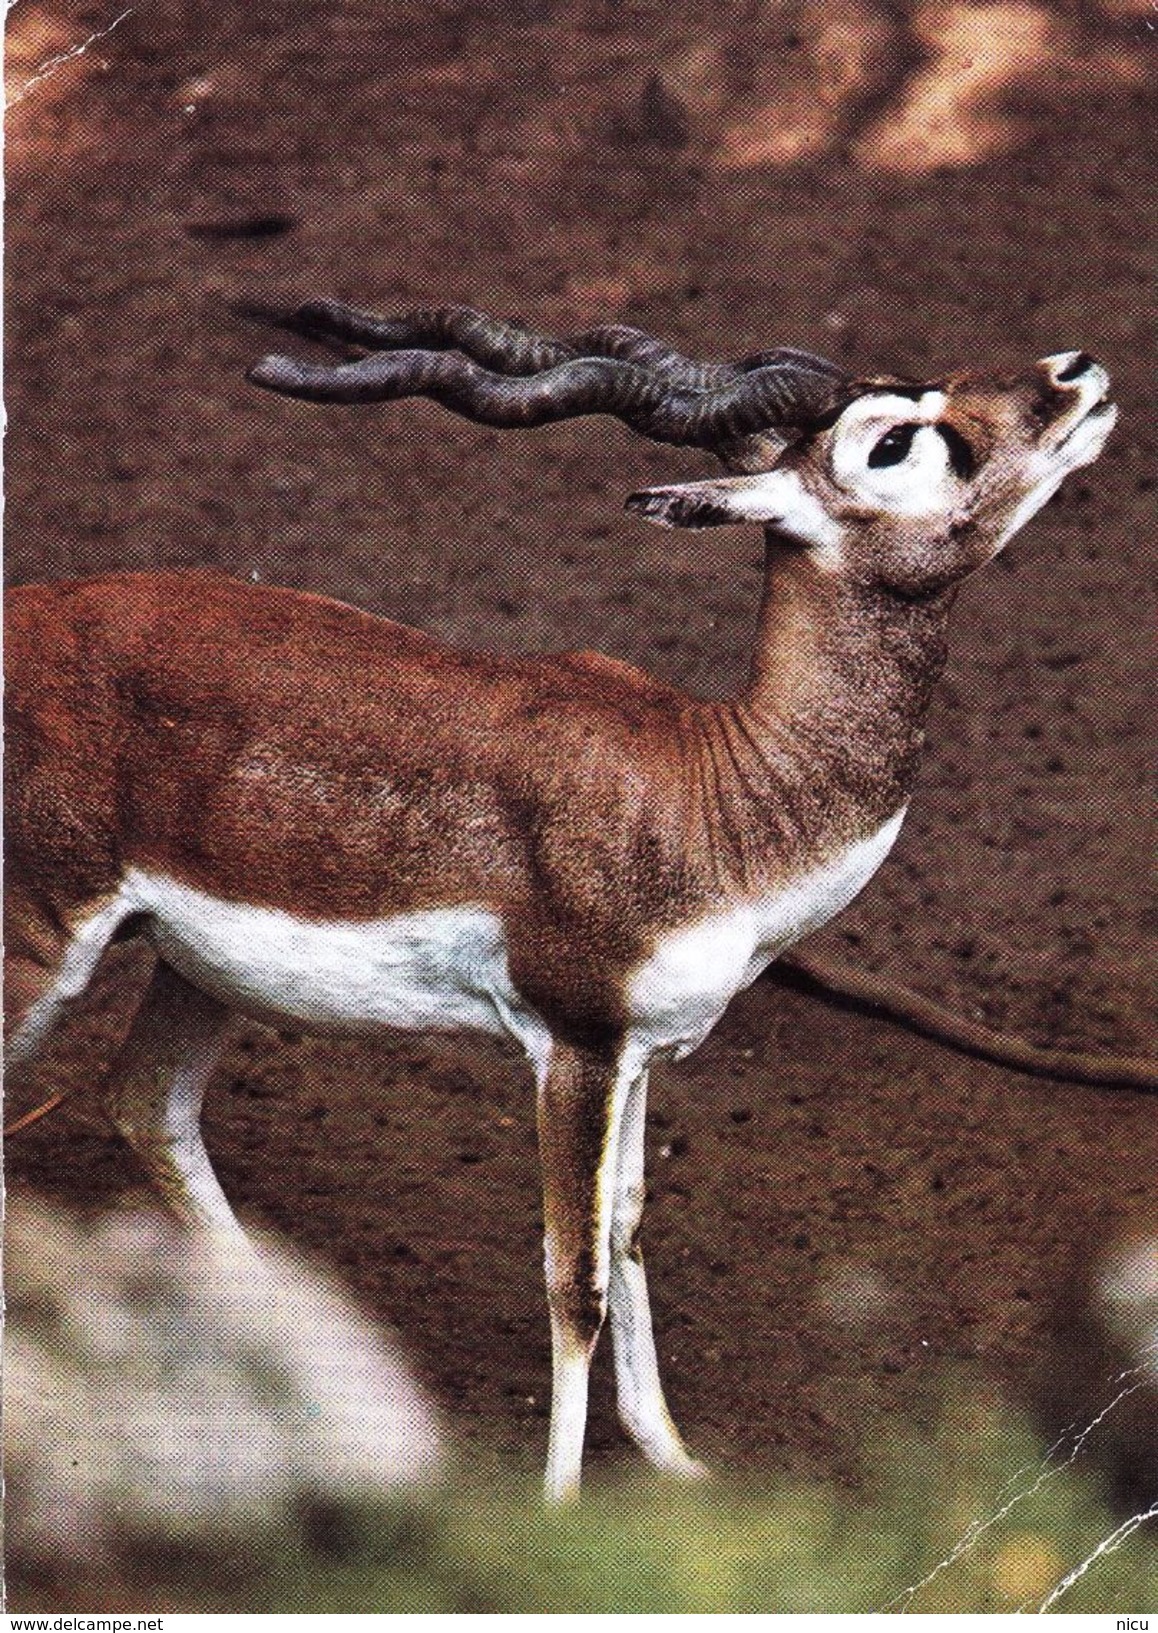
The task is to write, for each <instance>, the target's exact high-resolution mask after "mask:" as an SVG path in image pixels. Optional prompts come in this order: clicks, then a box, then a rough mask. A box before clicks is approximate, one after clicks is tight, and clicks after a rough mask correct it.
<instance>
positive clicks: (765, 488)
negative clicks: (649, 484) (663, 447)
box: [627, 469, 833, 545]
mask: <svg viewBox="0 0 1158 1633" xmlns="http://www.w3.org/2000/svg"><path fill="white" fill-rule="evenodd" d="M627 508H628V510H631V511H634V512H635V513H636V514H637V515H639V516H645V517H646V518H647V520H648V521H650V522H657V523H658V524H659V525H660V526H661V527H693V528H700V527H724V526H727V525H729V524H735V523H739V522H758V523H760V524H761V525H763V526H764V527H773V528H776V529H777V530H778V531H779V532H781V533H783V534H784V535H785V536H786V537H788V538H791V539H795V540H796V541H797V542H798V543H800V544H805V545H828V544H830V543H831V542H832V537H831V535H832V529H833V523H832V521H831V518H830V517H829V516H828V515H827V513H826V512H825V511H824V509H823V507H822V506H821V505H820V504H819V502H818V501H817V500H816V499H815V498H814V497H813V495H812V494H810V493H808V492H807V490H806V489H805V488H804V487H803V485H802V483H801V481H800V478H799V476H798V475H797V474H796V472H795V471H793V470H785V469H775V470H771V471H760V472H758V473H757V474H756V475H754V476H722V477H719V478H717V479H716V480H715V481H712V482H681V483H679V484H678V485H676V486H674V487H670V488H644V489H643V490H642V491H641V492H639V493H633V494H631V495H630V497H629V498H628V500H627Z"/></svg>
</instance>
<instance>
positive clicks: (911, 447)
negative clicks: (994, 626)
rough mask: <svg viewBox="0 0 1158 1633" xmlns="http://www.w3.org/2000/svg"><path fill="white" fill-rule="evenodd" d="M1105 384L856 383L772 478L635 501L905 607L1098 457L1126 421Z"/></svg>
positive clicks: (1069, 377)
mask: <svg viewBox="0 0 1158 1633" xmlns="http://www.w3.org/2000/svg"><path fill="white" fill-rule="evenodd" d="M1109 383H1110V382H1109V376H1108V375H1107V373H1106V371H1105V369H1104V368H1102V366H1101V365H1100V364H1099V363H1096V362H1095V361H1094V360H1093V359H1092V358H1091V357H1088V356H1087V355H1086V354H1085V353H1084V352H1062V353H1058V354H1057V355H1054V356H1051V357H1045V358H1042V359H1041V360H1040V361H1039V362H1037V363H1035V364H1034V365H1033V367H1032V368H1030V369H1028V370H1026V371H1025V373H1024V374H1021V375H1017V376H1015V377H1014V378H1012V379H998V378H995V377H993V376H988V375H974V374H960V375H955V376H952V377H951V378H949V379H948V380H946V381H944V382H941V383H938V384H935V385H909V384H907V383H905V382H901V381H894V380H878V381H866V382H860V383H858V384H856V385H854V386H853V387H852V388H851V391H850V395H849V400H847V401H846V402H845V403H843V404H842V405H838V406H836V407H835V408H833V409H832V410H830V411H829V412H828V413H827V414H825V415H823V416H822V417H821V418H820V419H819V420H818V421H817V422H816V423H815V424H814V425H813V426H811V427H806V428H804V429H802V430H801V431H800V432H799V434H798V435H797V436H796V437H795V438H794V439H793V440H792V441H790V442H789V443H788V445H787V446H786V447H785V448H784V450H783V451H782V452H781V453H780V455H779V456H778V457H777V458H776V459H775V461H774V462H773V463H772V464H771V465H770V467H769V468H768V469H766V470H763V471H758V472H753V473H751V474H745V475H742V476H730V477H723V478H720V479H718V480H715V481H707V482H687V483H680V484H675V485H672V486H668V487H660V488H650V489H646V490H645V491H643V492H641V493H636V494H632V495H631V497H630V498H629V499H628V501H627V504H628V508H629V509H630V510H633V511H636V512H638V513H639V514H640V515H642V516H645V517H647V518H648V519H649V520H650V521H654V522H658V523H660V524H661V525H665V526H668V527H693V528H698V527H713V526H719V525H723V524H727V523H736V522H759V523H761V524H762V525H763V526H764V527H765V528H766V529H767V530H768V532H769V534H770V536H771V537H772V539H773V541H780V542H782V543H784V544H786V545H790V546H796V547H800V548H804V549H807V550H809V551H811V552H812V553H813V555H814V558H815V560H816V561H817V563H818V565H820V566H821V567H823V568H827V569H829V570H831V571H834V572H841V573H844V574H846V575H849V576H852V577H854V578H857V579H860V580H863V581H869V582H877V583H880V584H883V585H885V586H887V587H888V588H890V589H893V590H896V591H899V592H900V593H902V594H906V595H924V594H932V593H937V592H938V591H940V590H943V589H945V588H947V587H948V586H949V585H951V584H953V583H955V582H957V581H958V580H959V579H962V578H964V577H965V576H966V575H967V574H968V573H971V572H973V571H975V570H976V569H977V568H978V567H981V566H983V565H984V564H985V563H986V562H987V561H990V560H992V558H993V557H994V556H995V555H997V554H998V552H999V551H1001V550H1002V549H1004V547H1005V545H1006V544H1007V543H1008V542H1009V540H1010V539H1011V538H1012V537H1013V535H1014V534H1015V533H1016V532H1017V531H1018V529H1019V528H1021V527H1023V526H1024V525H1025V523H1026V522H1027V521H1028V520H1029V519H1030V517H1031V516H1033V515H1034V514H1035V513H1036V512H1037V511H1038V510H1039V509H1040V508H1041V506H1042V505H1044V504H1045V502H1046V501H1047V500H1048V499H1049V498H1050V497H1051V495H1052V494H1053V493H1055V492H1056V491H1057V488H1058V487H1059V486H1060V484H1061V482H1062V481H1063V479H1064V478H1065V477H1066V476H1067V475H1068V474H1069V472H1070V471H1072V470H1076V469H1077V468H1078V467H1079V466H1082V465H1088V464H1089V463H1090V462H1091V461H1092V460H1094V459H1096V458H1097V456H1098V455H1099V454H1100V453H1101V451H1102V447H1103V446H1104V444H1105V441H1106V438H1107V436H1108V435H1109V433H1110V430H1111V429H1112V427H1113V425H1114V422H1115V420H1116V418H1117V410H1116V409H1115V408H1114V406H1113V404H1112V403H1111V402H1110V401H1109V396H1108V393H1109Z"/></svg>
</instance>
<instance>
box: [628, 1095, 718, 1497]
mask: <svg viewBox="0 0 1158 1633" xmlns="http://www.w3.org/2000/svg"><path fill="white" fill-rule="evenodd" d="M646 1110H647V1073H646V1071H644V1072H641V1073H640V1075H639V1076H638V1077H637V1078H636V1079H635V1081H634V1082H633V1083H632V1085H631V1088H630V1090H629V1091H628V1095H627V1100H626V1104H625V1106H624V1112H623V1126H622V1128H621V1130H620V1135H619V1153H618V1163H617V1167H616V1174H615V1198H614V1202H613V1204H612V1218H611V1281H610V1313H611V1342H612V1345H613V1347H614V1350H615V1389H616V1395H617V1397H618V1404H619V1419H620V1422H621V1423H622V1424H623V1427H624V1428H625V1429H626V1430H627V1433H628V1434H629V1435H630V1436H631V1438H632V1440H634V1441H635V1443H636V1445H637V1446H638V1447H639V1449H640V1450H641V1451H642V1452H643V1454H644V1456H645V1457H646V1458H647V1460H648V1461H649V1462H650V1463H653V1464H655V1466H656V1467H657V1468H661V1469H664V1470H666V1471H667V1472H669V1473H671V1474H679V1475H683V1476H684V1477H685V1478H696V1477H697V1476H701V1475H704V1474H706V1473H707V1469H706V1468H705V1467H704V1465H703V1464H702V1463H699V1462H697V1461H696V1459H695V1458H694V1457H692V1456H691V1454H690V1453H689V1452H688V1449H687V1447H686V1446H685V1445H684V1443H683V1440H682V1439H681V1438H680V1433H679V1430H678V1429H677V1428H676V1426H675V1423H674V1422H673V1421H672V1416H671V1413H670V1412H669V1410H668V1406H667V1402H666V1401H665V1399H664V1394H663V1387H662V1385H661V1384H660V1381H659V1361H658V1359H657V1356H656V1352H655V1334H654V1331H653V1329H652V1322H651V1304H650V1301H649V1299H648V1294H647V1277H646V1275H645V1274H644V1268H643V1254H642V1253H641V1251H640V1247H639V1224H640V1220H641V1218H642V1216H643V1202H644V1194H645V1193H644V1179H643V1170H644V1126H645V1117H646Z"/></svg>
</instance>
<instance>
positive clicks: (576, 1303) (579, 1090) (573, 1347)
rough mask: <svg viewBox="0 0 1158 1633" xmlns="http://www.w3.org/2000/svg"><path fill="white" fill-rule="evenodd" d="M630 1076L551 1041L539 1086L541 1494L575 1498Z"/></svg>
mask: <svg viewBox="0 0 1158 1633" xmlns="http://www.w3.org/2000/svg"><path fill="white" fill-rule="evenodd" d="M629 1087H630V1080H629V1079H628V1078H627V1076H626V1074H625V1073H624V1072H623V1070H622V1068H621V1065H620V1062H619V1060H618V1059H617V1058H616V1056H615V1055H614V1054H612V1053H610V1052H608V1053H603V1052H595V1051H589V1050H585V1049H578V1048H573V1047H571V1046H570V1045H566V1044H560V1043H556V1044H555V1045H554V1047H553V1049H552V1052H551V1057H550V1060H549V1062H548V1064H547V1067H546V1070H545V1072H544V1073H543V1075H542V1077H541V1080H540V1084H539V1102H538V1122H539V1159H540V1162H541V1165H542V1170H543V1220H544V1244H543V1245H544V1260H545V1265H546V1272H547V1303H548V1306H549V1308H550V1313H551V1429H550V1434H549V1437H548V1442H547V1473H546V1478H545V1487H546V1495H547V1498H548V1501H550V1502H566V1501H569V1500H571V1499H572V1498H574V1497H576V1496H578V1493H579V1479H580V1470H581V1467H582V1462H583V1436H584V1433H585V1430H586V1427H587V1380H588V1374H589V1372H590V1368H591V1358H592V1356H593V1355H594V1353H595V1345H596V1343H597V1342H598V1339H599V1333H600V1331H601V1329H602V1327H603V1321H604V1318H605V1316H606V1313H607V1289H608V1280H609V1275H610V1262H611V1214H612V1202H613V1196H614V1181H615V1170H616V1163H617V1150H618V1144H619V1129H620V1124H621V1121H622V1115H623V1106H624V1101H625V1098H626V1094H627V1090H628V1088H629Z"/></svg>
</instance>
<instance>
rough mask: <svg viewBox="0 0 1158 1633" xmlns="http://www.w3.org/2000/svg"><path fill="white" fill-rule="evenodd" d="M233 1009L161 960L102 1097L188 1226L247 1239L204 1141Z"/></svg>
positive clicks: (157, 1185)
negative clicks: (210, 1093) (208, 1103)
mask: <svg viewBox="0 0 1158 1633" xmlns="http://www.w3.org/2000/svg"><path fill="white" fill-rule="evenodd" d="M230 1013H231V1012H230V1010H229V1009H228V1008H227V1007H226V1006H225V1005H224V1004H221V1003H219V1002H218V1001H217V999H215V998H210V997H209V996H208V995H207V994H206V993H203V992H201V991H200V990H199V989H198V988H197V987H194V986H192V985H190V983H189V982H188V981H185V980H184V979H183V978H182V977H181V976H179V975H178V974H177V973H176V972H175V971H174V970H172V969H170V968H169V966H168V965H167V964H164V963H158V965H157V967H156V969H155V971H154V972H153V979H152V982H151V983H150V986H149V989H148V991H147V992H146V994H145V997H144V999H143V1000H142V1003H141V1006H140V1008H139V1009H138V1011H137V1014H136V1017H135V1019H134V1021H133V1024H132V1026H131V1027H130V1028H129V1033H128V1036H127V1037H126V1039H125V1041H124V1044H123V1045H122V1047H121V1050H120V1052H119V1054H118V1055H117V1057H116V1060H115V1061H114V1062H113V1065H112V1069H111V1071H110V1072H109V1075H108V1078H107V1080H106V1082H105V1086H104V1089H103V1091H102V1094H101V1101H102V1104H103V1106H104V1109H105V1110H106V1112H107V1113H108V1115H109V1116H110V1118H111V1119H112V1121H113V1123H114V1125H115V1126H116V1128H117V1129H118V1131H119V1132H120V1133H121V1134H122V1135H123V1136H124V1138H125V1139H126V1140H127V1141H128V1143H129V1145H130V1146H131V1147H132V1148H133V1151H134V1152H135V1153H136V1155H137V1157H138V1159H139V1160H140V1162H141V1164H142V1166H143V1168H144V1170H145V1173H146V1174H147V1175H148V1178H149V1181H150V1183H151V1184H152V1186H153V1188H154V1189H155V1190H156V1191H157V1192H158V1194H159V1195H160V1196H161V1198H162V1199H163V1200H164V1202H165V1203H166V1204H167V1205H168V1207H169V1208H171V1209H172V1211H173V1212H174V1213H175V1214H176V1215H177V1216H178V1218H180V1219H183V1220H184V1221H185V1222H186V1223H188V1224H195V1225H202V1226H207V1227H209V1228H210V1229H211V1230H215V1231H219V1232H222V1233H226V1234H229V1235H232V1236H237V1235H240V1234H241V1226H240V1225H239V1224H238V1222H237V1218H236V1216H235V1215H234V1212H233V1210H232V1208H231V1207H230V1206H229V1203H228V1202H227V1201H226V1198H225V1193H224V1191H223V1190H222V1189H221V1186H220V1184H219V1183H218V1180H217V1176H216V1174H215V1173H214V1172H213V1169H212V1167H211V1165H210V1162H209V1154H208V1152H207V1151H206V1149H205V1144H204V1141H203V1140H202V1138H201V1103H202V1101H203V1099H204V1097H205V1090H206V1087H207V1086H208V1083H209V1079H210V1077H211V1076H212V1075H213V1069H214V1067H215V1066H216V1064H217V1061H218V1058H219V1056H220V1053H221V1047H222V1044H223V1042H224V1038H225V1031H226V1027H227V1025H228V1022H229V1020H230Z"/></svg>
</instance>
